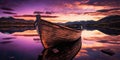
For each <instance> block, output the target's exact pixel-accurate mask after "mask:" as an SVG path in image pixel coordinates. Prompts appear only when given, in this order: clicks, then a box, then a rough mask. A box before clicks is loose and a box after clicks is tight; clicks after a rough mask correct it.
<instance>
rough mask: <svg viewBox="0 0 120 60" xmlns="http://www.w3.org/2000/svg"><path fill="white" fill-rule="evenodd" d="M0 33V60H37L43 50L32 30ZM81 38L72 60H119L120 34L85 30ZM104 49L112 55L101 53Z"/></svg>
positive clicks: (103, 30) (100, 30) (101, 30)
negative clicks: (80, 44) (77, 50)
mask: <svg viewBox="0 0 120 60" xmlns="http://www.w3.org/2000/svg"><path fill="white" fill-rule="evenodd" d="M11 29H12V28H11ZM13 30H14V29H13ZM21 30H22V29H21ZM0 31H1V32H0V60H38V57H39V55H40V54H41V53H42V51H43V50H44V48H43V46H42V44H41V41H40V40H39V36H38V34H37V32H36V30H34V29H31V30H29V29H23V30H22V31H19V30H15V31H12V32H11V31H9V30H6V31H5V30H4V32H3V30H0ZM106 32H107V33H106ZM111 32H115V33H111ZM109 33H110V34H109ZM81 37H82V38H81V39H82V47H81V49H80V51H79V52H78V54H77V55H76V56H75V57H74V59H73V60H120V48H119V47H120V34H119V32H118V31H112V30H110V31H109V30H108V29H106V30H105V29H102V28H101V29H85V30H83V31H82V35H81ZM51 38H52V37H51ZM104 49H109V50H111V51H112V52H113V53H114V54H113V55H109V54H106V53H104V52H102V50H104Z"/></svg>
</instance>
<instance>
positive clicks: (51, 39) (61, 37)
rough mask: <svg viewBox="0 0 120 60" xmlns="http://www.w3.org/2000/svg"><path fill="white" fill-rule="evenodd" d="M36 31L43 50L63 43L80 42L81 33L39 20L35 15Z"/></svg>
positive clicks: (38, 16)
mask: <svg viewBox="0 0 120 60" xmlns="http://www.w3.org/2000/svg"><path fill="white" fill-rule="evenodd" d="M35 25H36V29H37V31H38V34H39V36H40V39H41V41H42V44H43V46H44V47H45V48H51V47H55V46H58V45H61V44H62V43H64V42H67V43H69V42H74V41H76V40H78V39H79V40H81V31H80V30H74V29H72V28H68V27H65V26H61V25H57V24H55V23H51V22H48V21H45V20H42V19H41V18H40V15H39V14H37V15H36V23H35Z"/></svg>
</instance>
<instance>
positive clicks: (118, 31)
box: [84, 26, 120, 35]
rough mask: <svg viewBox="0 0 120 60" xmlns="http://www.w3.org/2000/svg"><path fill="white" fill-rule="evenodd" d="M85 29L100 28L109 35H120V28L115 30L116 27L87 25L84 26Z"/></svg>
mask: <svg viewBox="0 0 120 60" xmlns="http://www.w3.org/2000/svg"><path fill="white" fill-rule="evenodd" d="M84 29H86V30H99V31H101V32H103V33H105V34H108V35H120V30H115V29H109V28H100V27H96V26H94V27H93V26H87V27H84Z"/></svg>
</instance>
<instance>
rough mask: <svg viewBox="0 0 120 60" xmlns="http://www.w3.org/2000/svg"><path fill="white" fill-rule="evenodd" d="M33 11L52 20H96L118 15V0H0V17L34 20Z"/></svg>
mask: <svg viewBox="0 0 120 60" xmlns="http://www.w3.org/2000/svg"><path fill="white" fill-rule="evenodd" d="M34 11H40V12H41V15H42V19H45V20H48V21H52V22H68V21H80V20H95V21H97V20H99V19H101V18H103V17H105V16H109V15H120V0H0V17H7V16H13V17H15V18H21V19H26V20H31V19H32V20H35V17H34V16H33V15H34V14H33V12H34Z"/></svg>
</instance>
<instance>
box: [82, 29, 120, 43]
mask: <svg viewBox="0 0 120 60" xmlns="http://www.w3.org/2000/svg"><path fill="white" fill-rule="evenodd" d="M82 36H83V39H84V40H92V41H94V40H95V41H98V40H111V41H113V40H114V41H120V39H119V38H120V35H117V36H110V35H107V34H104V33H102V32H100V31H98V30H94V31H93V32H91V31H83V33H82Z"/></svg>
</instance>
